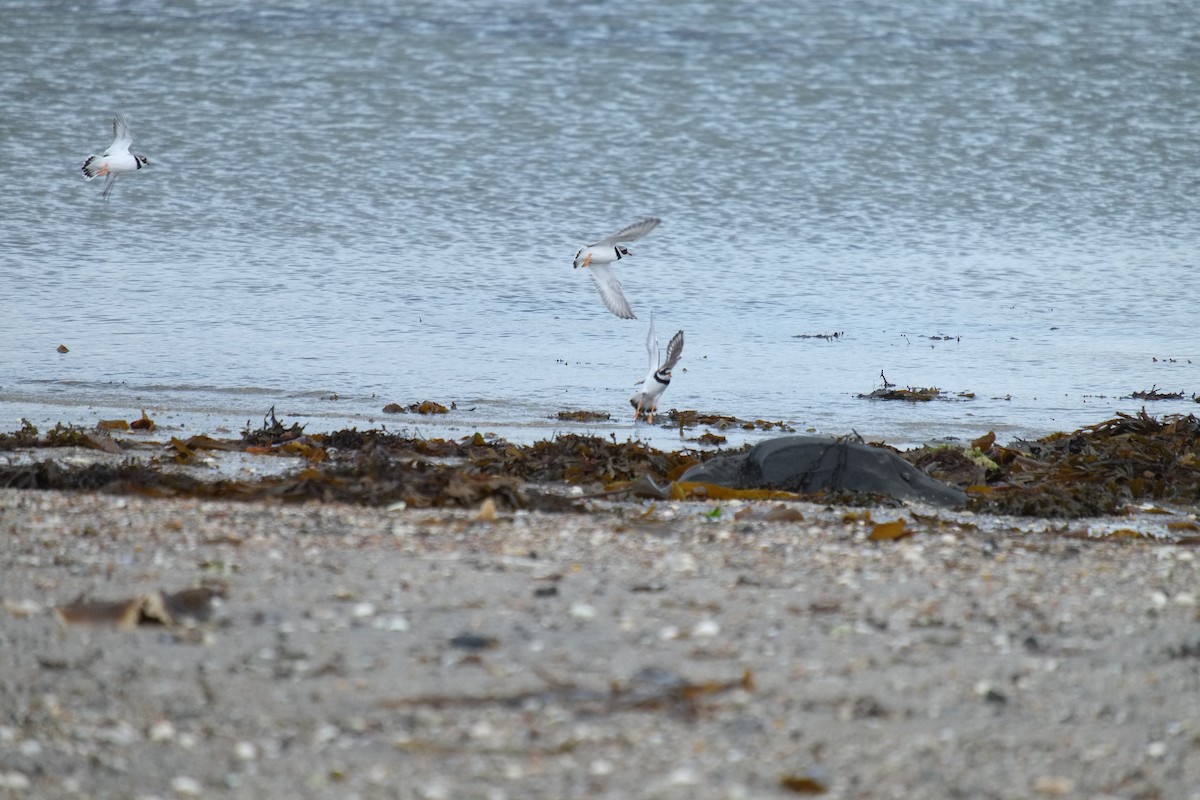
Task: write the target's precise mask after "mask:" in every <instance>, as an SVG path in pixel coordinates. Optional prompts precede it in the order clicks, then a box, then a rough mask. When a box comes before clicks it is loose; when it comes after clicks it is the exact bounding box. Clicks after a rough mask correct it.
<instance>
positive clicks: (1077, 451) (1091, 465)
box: [905, 409, 1200, 518]
mask: <svg viewBox="0 0 1200 800" xmlns="http://www.w3.org/2000/svg"><path fill="white" fill-rule="evenodd" d="M905 455H906V457H907V456H908V455H909V454H905ZM983 455H986V457H987V458H988V459H989V461H990V462H991V463H993V464H994V465H995V468H994V469H989V470H987V476H986V483H979V482H977V481H976V483H975V484H974V485H972V484H968V483H966V481H967V480H975V478H976V477H977V476H971V478H959V479H958V480H952V481H951V482H955V483H958V485H960V486H963V487H964V488H967V489H968V493H969V494H971V495H972V497H971V500H970V501H969V504H968V507H969V508H971V509H972V510H974V511H978V512H981V513H990V514H1010V515H1015V516H1036V517H1062V518H1074V517H1084V516H1101V515H1109V514H1119V513H1123V512H1125V511H1126V510H1127V508H1128V506H1129V505H1130V504H1133V503H1139V502H1145V501H1148V500H1153V501H1155V502H1177V503H1183V504H1189V505H1195V504H1197V503H1200V419H1197V417H1196V416H1194V415H1190V414H1189V415H1187V416H1183V415H1169V416H1165V417H1163V418H1161V419H1157V418H1155V417H1152V416H1150V415H1148V414H1147V413H1146V411H1145V409H1142V411H1140V412H1139V413H1137V414H1133V415H1130V414H1118V415H1117V416H1116V417H1114V418H1112V419H1109V420H1106V421H1104V422H1101V423H1099V424H1097V425H1093V426H1091V427H1087V428H1083V429H1081V430H1078V431H1075V432H1074V433H1071V434H1053V435H1051V436H1047V437H1045V438H1043V439H1039V440H1038V441H1036V442H1017V443H1015V444H1014V445H1012V446H1011V447H1000V446H997V445H995V444H991V445H990V446H989V447H988V448H987V450H986V453H984V454H983ZM940 477H942V478H943V479H944V480H945V479H946V478H947V477H949V476H946V475H942V476H940Z"/></svg>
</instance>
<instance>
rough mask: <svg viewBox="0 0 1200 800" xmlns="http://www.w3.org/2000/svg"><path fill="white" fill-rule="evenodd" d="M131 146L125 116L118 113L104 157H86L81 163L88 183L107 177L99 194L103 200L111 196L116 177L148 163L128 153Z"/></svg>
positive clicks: (141, 157) (146, 159)
mask: <svg viewBox="0 0 1200 800" xmlns="http://www.w3.org/2000/svg"><path fill="white" fill-rule="evenodd" d="M132 144H133V137H132V136H130V135H129V125H128V123H126V122H125V115H124V114H120V113H118V114H117V115H116V116H114V117H113V140H112V144H110V145H109V146H108V149H107V150H105V151H104V155H102V156H88V157H87V161H84V162H83V176H84V177H85V178H87V179H88V180H89V181H90V180H91V179H92V178H99V177H100V176H101V175H105V176H107V180H105V181H104V192H103V193H102V194H101V196H102V197H103V198H104V199H105V200H107V199H108V196H109V195H110V194H112V190H113V184H115V183H116V182H117V176H119V175H124V174H126V173H128V172H137V171H138V170H139V169H141V168H142V167H144V166H146V165H147V164H149V163H150V159H148V158H146V157H145V156H137V155H134V154H133V153H131V152H129V148H130V146H131V145H132Z"/></svg>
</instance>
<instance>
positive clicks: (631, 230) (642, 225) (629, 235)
mask: <svg viewBox="0 0 1200 800" xmlns="http://www.w3.org/2000/svg"><path fill="white" fill-rule="evenodd" d="M661 222H662V220H661V219H659V218H658V217H646V218H645V219H641V220H638V221H637V222H635V223H633V224H632V225H626V226H625V227H624V228H621V230H619V231H617V232H616V233H614V234H613V235H612V236H605V237H604V238H603V239H601V240H600V241H598V242H592V243H591V244H589V245H588V247H599V246H601V245H606V244H616V243H617V242H632V241H634V240H636V239H640V238H642V237H643V236H645V235H646V234H647V233H649V232H650V231H652V230H654V229H655V228H657V227H658V225H659V223H661Z"/></svg>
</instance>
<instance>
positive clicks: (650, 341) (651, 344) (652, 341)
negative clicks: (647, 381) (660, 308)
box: [646, 311, 658, 375]
mask: <svg viewBox="0 0 1200 800" xmlns="http://www.w3.org/2000/svg"><path fill="white" fill-rule="evenodd" d="M646 354H647V355H649V356H650V374H651V375H653V374H654V373H655V372H657V371H658V335H657V334H655V333H654V312H653V311H651V312H650V332H649V333H647V334H646Z"/></svg>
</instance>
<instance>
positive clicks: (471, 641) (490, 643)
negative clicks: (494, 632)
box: [450, 633, 500, 652]
mask: <svg viewBox="0 0 1200 800" xmlns="http://www.w3.org/2000/svg"><path fill="white" fill-rule="evenodd" d="M450 646H451V647H456V648H458V649H459V650H471V651H475V652H478V651H480V650H495V649H496V648H497V647H499V646H500V640H499V639H497V638H495V637H493V636H483V635H482V634H478V633H460V634H459V635H458V636H455V637H454V638H453V639H451V640H450Z"/></svg>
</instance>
